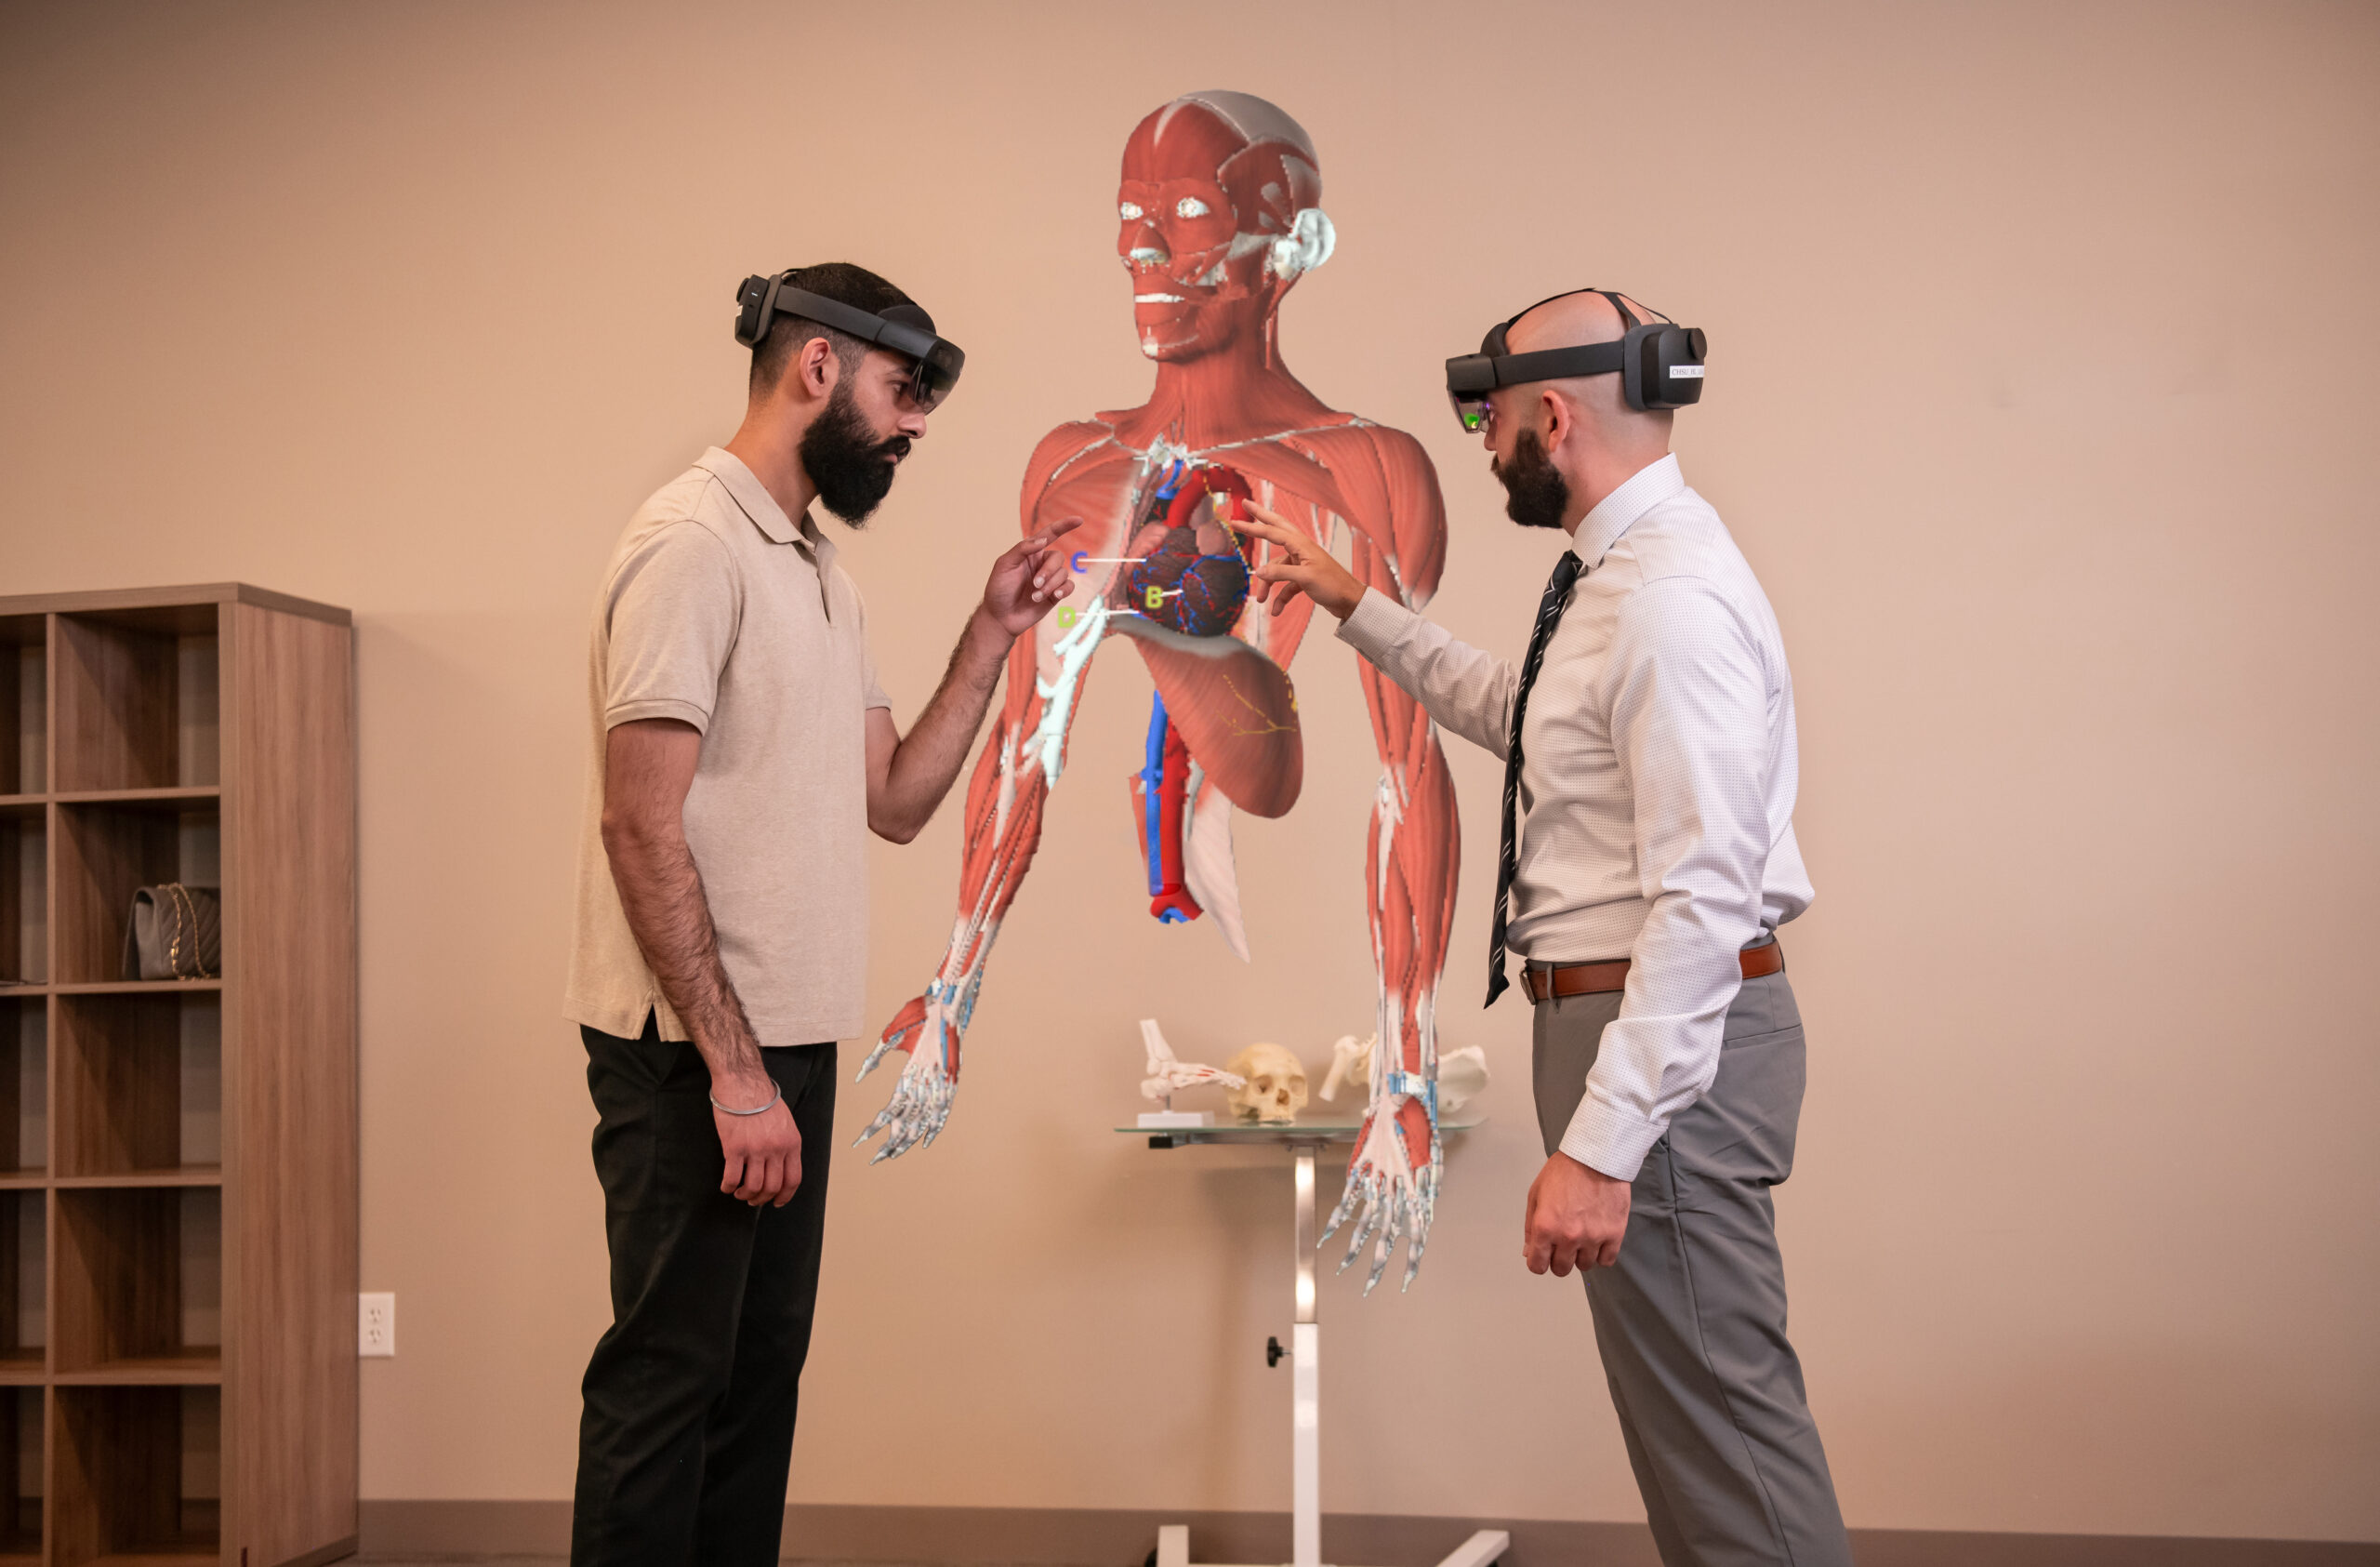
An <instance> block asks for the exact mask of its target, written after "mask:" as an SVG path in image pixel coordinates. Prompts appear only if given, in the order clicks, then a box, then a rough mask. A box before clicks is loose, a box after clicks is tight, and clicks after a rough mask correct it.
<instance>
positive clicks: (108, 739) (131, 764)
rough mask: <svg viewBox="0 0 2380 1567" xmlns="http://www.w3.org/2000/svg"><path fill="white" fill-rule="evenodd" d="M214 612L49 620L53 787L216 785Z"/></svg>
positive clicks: (198, 607) (199, 609) (116, 612)
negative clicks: (53, 644) (53, 625)
mask: <svg viewBox="0 0 2380 1567" xmlns="http://www.w3.org/2000/svg"><path fill="white" fill-rule="evenodd" d="M220 647H221V638H220V637H219V636H218V605H215V604H172V605H156V606H149V607H142V608H133V609H113V610H104V611H96V612H91V613H86V614H81V615H60V616H59V617H57V650H58V670H57V674H56V679H55V681H54V683H53V688H54V690H55V693H56V697H55V700H56V702H57V709H58V711H57V724H58V750H59V756H58V766H57V767H56V768H55V769H53V774H52V776H53V779H54V781H53V784H52V787H53V788H55V789H57V790H59V791H60V792H65V791H70V790H127V789H173V788H176V787H186V786H191V785H207V784H216V783H219V782H220V781H221V780H222V723H221V710H222V672H221V662H222V660H221V657H220V656H219V654H220Z"/></svg>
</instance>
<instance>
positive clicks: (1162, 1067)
mask: <svg viewBox="0 0 2380 1567" xmlns="http://www.w3.org/2000/svg"><path fill="white" fill-rule="evenodd" d="M1141 1047H1142V1048H1143V1049H1144V1050H1145V1051H1147V1052H1148V1058H1149V1064H1148V1073H1149V1075H1148V1078H1147V1081H1145V1082H1143V1083H1142V1084H1141V1093H1142V1094H1143V1095H1144V1096H1145V1097H1148V1098H1151V1099H1155V1100H1157V1102H1158V1103H1159V1104H1161V1105H1164V1106H1165V1107H1166V1108H1167V1109H1171V1108H1172V1106H1173V1091H1174V1090H1175V1089H1177V1088H1196V1087H1197V1086H1198V1085H1199V1084H1200V1083H1202V1082H1220V1083H1222V1084H1223V1086H1224V1087H1225V1088H1245V1087H1246V1086H1247V1085H1248V1080H1247V1079H1246V1078H1244V1077H1241V1076H1239V1075H1237V1074H1236V1073H1234V1072H1227V1071H1224V1070H1223V1069H1220V1068H1216V1067H1202V1066H1200V1065H1199V1064H1198V1063H1197V1062H1196V1061H1182V1060H1177V1059H1175V1058H1174V1055H1173V1047H1172V1046H1171V1045H1170V1044H1168V1043H1166V1042H1165V1035H1164V1033H1163V1032H1162V1031H1161V1030H1159V1029H1158V1028H1157V1019H1156V1018H1154V1017H1144V1018H1142V1019H1141Z"/></svg>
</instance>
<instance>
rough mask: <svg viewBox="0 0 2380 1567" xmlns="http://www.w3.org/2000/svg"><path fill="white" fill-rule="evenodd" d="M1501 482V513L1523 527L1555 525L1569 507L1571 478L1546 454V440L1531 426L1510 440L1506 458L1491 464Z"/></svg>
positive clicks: (1559, 524) (1560, 523)
mask: <svg viewBox="0 0 2380 1567" xmlns="http://www.w3.org/2000/svg"><path fill="white" fill-rule="evenodd" d="M1494 467H1495V470H1496V477H1497V478H1499V479H1501V480H1502V481H1503V485H1504V496H1505V499H1504V515H1505V516H1507V517H1510V518H1511V519H1512V520H1513V521H1514V522H1516V523H1518V524H1520V525H1521V526H1523V527H1525V528H1558V527H1560V526H1561V525H1562V513H1563V512H1565V511H1568V510H1569V509H1570V481H1568V480H1567V479H1565V478H1564V477H1562V471H1561V470H1560V469H1558V468H1556V467H1554V459H1553V458H1549V457H1547V456H1546V455H1545V443H1544V442H1542V441H1540V440H1539V439H1538V438H1537V432H1536V431H1534V430H1524V431H1522V432H1520V435H1519V436H1518V437H1517V438H1516V439H1515V440H1514V442H1513V456H1512V460H1511V461H1509V462H1499V463H1496V464H1495V465H1494Z"/></svg>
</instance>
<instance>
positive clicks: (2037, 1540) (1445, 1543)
mask: <svg viewBox="0 0 2380 1567" xmlns="http://www.w3.org/2000/svg"><path fill="white" fill-rule="evenodd" d="M1160 1523H1186V1524H1188V1525H1189V1526H1190V1551H1191V1556H1192V1558H1193V1559H1194V1560H1204V1561H1280V1560H1286V1559H1287V1558H1288V1556H1289V1515H1288V1514H1286V1513H1255V1512H1163V1513H1160V1512H1150V1511H1138V1510H1133V1509H1131V1508H1122V1507H1117V1508H1104V1507H1098V1508H1094V1507H787V1509H786V1531H785V1557H786V1560H788V1561H822V1562H823V1561H832V1562H909V1563H918V1562H927V1563H933V1564H935V1567H945V1564H947V1567H1009V1564H1014V1567H1139V1564H1140V1562H1141V1561H1142V1560H1144V1558H1145V1557H1146V1556H1147V1554H1148V1552H1149V1550H1150V1548H1151V1547H1153V1546H1155V1545H1156V1543H1157V1525H1158V1524H1160ZM1474 1529H1502V1530H1505V1531H1506V1532H1508V1533H1509V1534H1511V1535H1512V1537H1513V1545H1512V1548H1511V1550H1509V1551H1507V1552H1506V1553H1505V1555H1504V1559H1503V1567H1576V1564H1578V1563H1593V1567H1659V1563H1660V1558H1659V1555H1658V1554H1656V1553H1655V1551H1654V1549H1653V1536H1652V1535H1651V1534H1649V1533H1648V1532H1647V1531H1646V1528H1645V1526H1644V1525H1643V1524H1641V1523H1587V1522H1579V1521H1568V1520H1553V1519H1470V1518H1397V1517H1390V1516H1383V1515H1381V1514H1377V1513H1333V1514H1329V1515H1327V1516H1325V1517H1324V1519H1323V1521H1322V1549H1323V1555H1324V1557H1325V1559H1326V1560H1332V1561H1360V1562H1369V1563H1377V1564H1380V1567H1428V1564H1429V1563H1431V1562H1434V1561H1436V1560H1438V1559H1439V1558H1441V1557H1443V1556H1444V1555H1446V1553H1448V1551H1451V1550H1452V1549H1454V1547H1456V1546H1458V1545H1460V1544H1461V1543H1462V1541H1463V1540H1464V1539H1465V1538H1466V1537H1468V1536H1469V1535H1470V1534H1471V1532H1472V1531H1473V1530H1474ZM363 1539H364V1549H365V1550H366V1551H369V1552H371V1553H372V1554H373V1555H376V1556H399V1555H406V1554H420V1555H461V1554H469V1555H484V1556H535V1555H552V1556H560V1555H562V1554H563V1553H564V1552H566V1551H567V1550H568V1549H569V1548H570V1504H569V1503H567V1502H435V1501H423V1502H365V1503H364V1523H363ZM1851 1546H1852V1550H1853V1553H1854V1554H1855V1555H1856V1556H1857V1557H1858V1560H1859V1567H2380V1543H2374V1542H2361V1541H2328V1540H2228V1539H2211V1538H2202V1537H2188V1536H2179V1535H2175V1536H2167V1535H2154V1534H1970V1533H1962V1532H1953V1531H1947V1530H1932V1529H1854V1530H1853V1531H1852V1532H1851Z"/></svg>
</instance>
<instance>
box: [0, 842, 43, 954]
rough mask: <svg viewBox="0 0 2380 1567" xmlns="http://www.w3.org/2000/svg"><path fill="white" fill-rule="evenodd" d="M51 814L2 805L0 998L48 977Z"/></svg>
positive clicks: (0, 849) (0, 848) (0, 843)
mask: <svg viewBox="0 0 2380 1567" xmlns="http://www.w3.org/2000/svg"><path fill="white" fill-rule="evenodd" d="M49 905H50V899H49V811H48V808H47V807H46V806H43V805H37V804H34V805H28V804H23V803H7V804H0V995H6V994H7V992H8V991H9V990H11V989H16V988H18V987H20V986H23V985H39V984H42V983H43V982H45V981H46V980H47V979H48V977H49Z"/></svg>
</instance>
